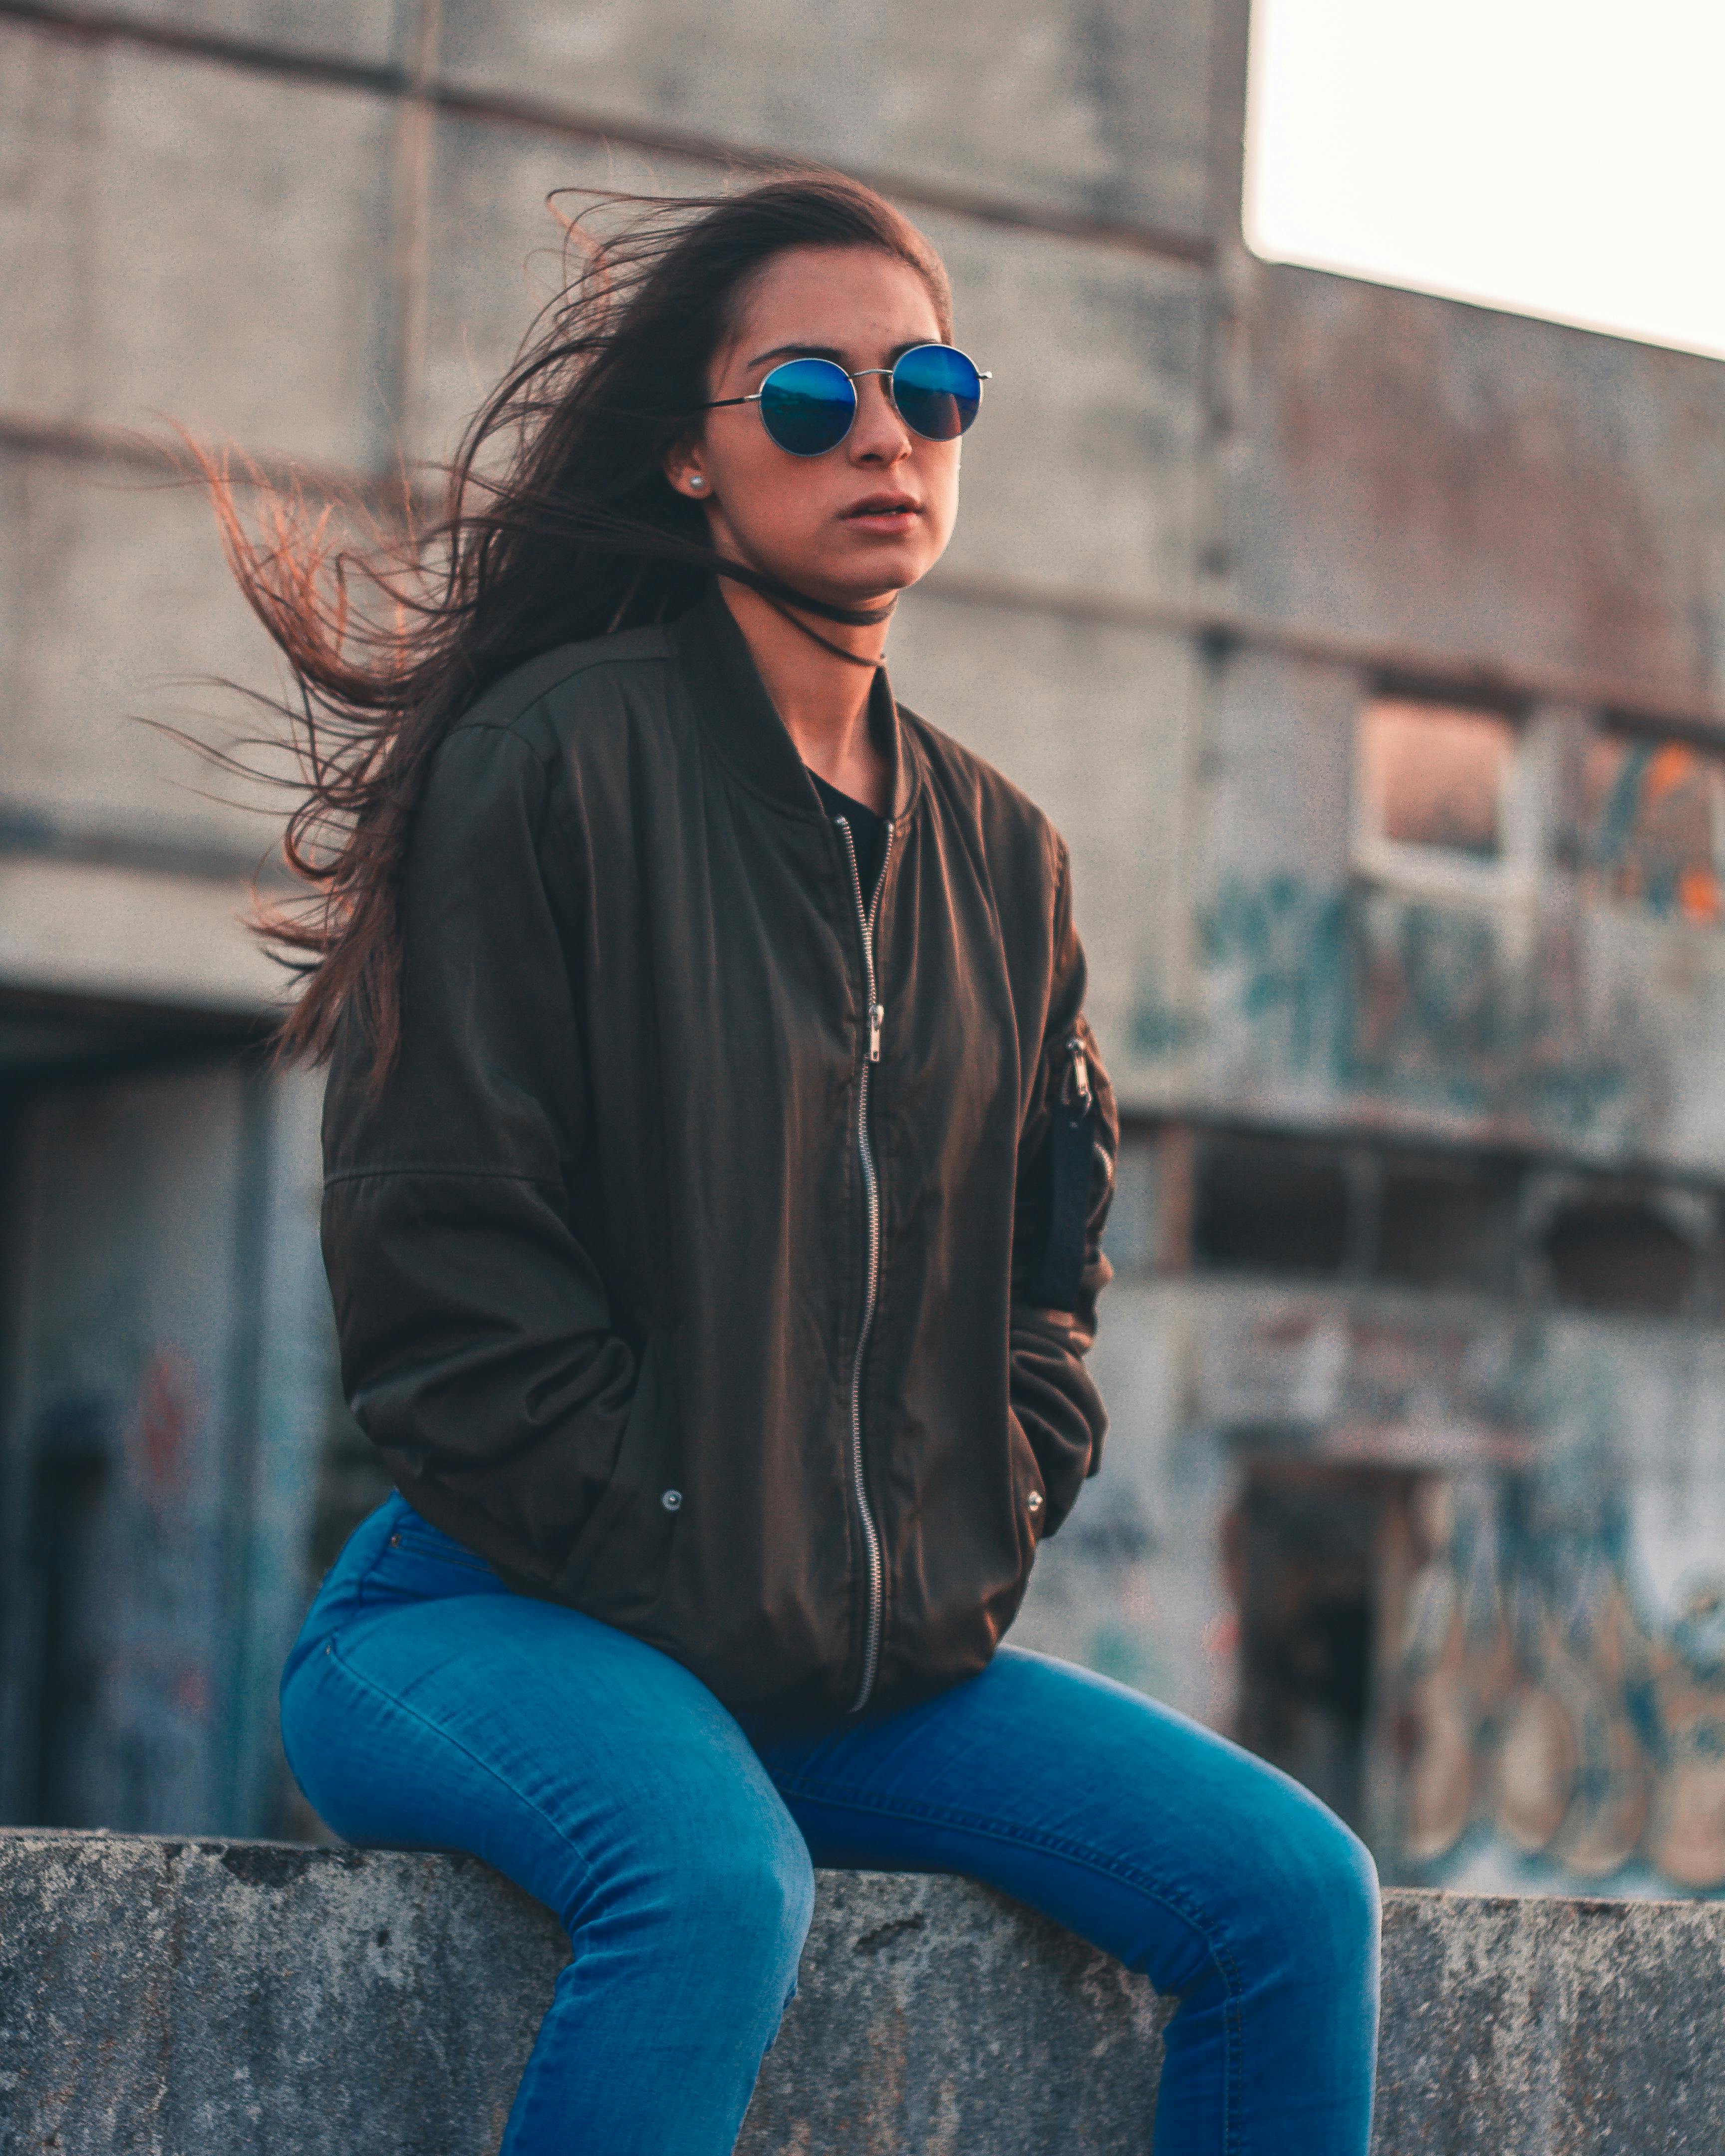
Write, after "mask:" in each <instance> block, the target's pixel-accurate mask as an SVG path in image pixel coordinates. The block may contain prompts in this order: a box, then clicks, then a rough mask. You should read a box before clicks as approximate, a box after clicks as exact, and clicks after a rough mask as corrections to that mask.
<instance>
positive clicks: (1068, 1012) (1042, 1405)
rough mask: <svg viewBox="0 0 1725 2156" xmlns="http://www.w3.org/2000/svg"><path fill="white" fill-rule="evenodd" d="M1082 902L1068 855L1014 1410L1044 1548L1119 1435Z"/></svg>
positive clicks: (1028, 1136) (1108, 1164)
mask: <svg viewBox="0 0 1725 2156" xmlns="http://www.w3.org/2000/svg"><path fill="white" fill-rule="evenodd" d="M1071 891H1072V882H1071V871H1070V865H1069V862H1068V860H1067V857H1066V853H1065V848H1064V847H1062V849H1061V851H1060V882H1059V887H1058V891H1057V895H1056V898H1055V967H1054V977H1053V989H1052V993H1051V994H1050V999H1049V1010H1048V1019H1047V1023H1046V1025H1045V1029H1044V1033H1043V1040H1042V1054H1041V1058H1040V1065H1039V1068H1038V1070H1037V1074H1036V1079H1035V1083H1034V1087H1033V1089H1032V1092H1031V1097H1030V1106H1029V1111H1028V1113H1027V1115H1026V1116H1025V1120H1024V1128H1023V1129H1022V1131H1021V1132H1020V1133H1019V1163H1018V1185H1017V1198H1016V1203H1015V1208H1014V1223H1013V1253H1012V1313H1011V1362H1012V1368H1011V1393H1010V1398H1011V1405H1012V1412H1013V1414H1014V1417H1015V1419H1017V1421H1018V1424H1019V1427H1020V1429H1021V1430H1023V1431H1024V1435H1025V1438H1026V1439H1027V1440H1028V1441H1029V1446H1030V1450H1032V1452H1033V1453H1034V1455H1035V1456H1036V1464H1037V1467H1038V1469H1039V1470H1040V1473H1041V1476H1042V1483H1043V1489H1044V1492H1045V1514H1044V1521H1043V1525H1042V1528H1041V1537H1044V1538H1045V1537H1047V1536H1049V1535H1051V1534H1052V1533H1053V1532H1055V1528H1057V1527H1059V1526H1060V1522H1061V1521H1062V1520H1064V1519H1065V1517H1066V1515H1067V1513H1068V1512H1070V1511H1071V1509H1072V1507H1073V1505H1074V1504H1075V1503H1076V1501H1077V1497H1078V1492H1079V1490H1080V1488H1081V1486H1082V1484H1083V1482H1084V1480H1085V1478H1086V1476H1090V1475H1094V1474H1095V1473H1096V1470H1097V1468H1098V1467H1100V1466H1101V1459H1102V1440H1103V1438H1104V1437H1105V1436H1106V1434H1107V1429H1108V1417H1107V1413H1106V1409H1104V1408H1103V1405H1102V1399H1101V1394H1100V1393H1099V1392H1098V1391H1097V1390H1096V1383H1095V1380H1094V1379H1093V1378H1091V1374H1090V1373H1089V1371H1088V1370H1087V1369H1086V1367H1085V1362H1084V1358H1085V1357H1086V1355H1087V1354H1088V1353H1089V1352H1090V1348H1091V1343H1092V1342H1093V1341H1094V1340H1095V1337H1096V1298H1097V1296H1099V1295H1100V1294H1101V1291H1102V1290H1103V1288H1105V1287H1106V1286H1107V1284H1108V1282H1109V1281H1110V1280H1111V1278H1112V1277H1113V1269H1112V1267H1111V1265H1109V1263H1108V1260H1107V1259H1106V1256H1104V1255H1103V1253H1102V1247H1101V1235H1102V1227H1103V1224H1104V1222H1105V1221H1106V1219H1107V1214H1108V1206H1109V1204H1110V1201H1111V1199H1112V1197H1113V1194H1114V1164H1115V1160H1116V1157H1117V1153H1118V1151H1119V1146H1120V1119H1119V1115H1118V1112H1117V1109H1116V1106H1115V1102H1114V1090H1113V1087H1112V1086H1111V1085H1110V1084H1109V1082H1108V1074H1107V1072H1106V1070H1104V1069H1103V1067H1102V1060H1101V1056H1100V1055H1098V1053H1097V1052H1096V1036H1095V1035H1094V1034H1092V1033H1091V1029H1090V1027H1089V1025H1088V1024H1087V1023H1086V1020H1085V1017H1084V992H1085V984H1086V968H1085V960H1084V951H1083V947H1082V946H1081V944H1080V942H1079V940H1078V935H1077V932H1076V929H1075V928H1074V927H1073V924H1072V902H1071ZM1075 1048H1076V1059H1075V1052H1074V1051H1075ZM1085 1081H1087V1082H1088V1085H1089V1087H1090V1091H1091V1111H1090V1114H1089V1117H1088V1137H1089V1142H1090V1150H1089V1152H1088V1155H1087V1157H1086V1160H1085V1163H1084V1168H1083V1174H1084V1178H1085V1181H1084V1189H1083V1198H1082V1201H1081V1206H1080V1208H1079V1209H1077V1210H1076V1213H1075V1214H1074V1215H1073V1217H1072V1218H1071V1219H1070V1221H1069V1220H1063V1219H1061V1218H1060V1217H1059V1209H1057V1207H1056V1204H1055V1187H1054V1186H1055V1173H1056V1163H1055V1152H1056V1136H1055V1115H1056V1111H1057V1109H1058V1107H1059V1106H1060V1101H1061V1097H1062V1094H1063V1091H1064V1092H1065V1094H1066V1096H1067V1097H1068V1100H1069V1101H1070V1099H1071V1097H1072V1092H1073V1089H1074V1087H1075V1086H1076V1085H1077V1084H1081V1083H1082V1082H1085ZM1063 1234H1070V1235H1073V1236H1074V1238H1075V1240H1076V1242H1077V1243H1078V1245H1079V1246H1078V1247H1076V1248H1075V1249H1074V1250H1073V1251H1072V1252H1071V1253H1070V1262H1060V1254H1058V1253H1056V1254H1055V1258H1056V1262H1055V1264H1054V1265H1053V1266H1052V1268H1050V1263H1049V1260H1050V1239H1051V1238H1057V1237H1058V1236H1060V1235H1063ZM1050 1270H1052V1271H1053V1272H1055V1273H1057V1274H1058V1273H1065V1275H1066V1276H1067V1277H1068V1279H1069V1281H1071V1283H1072V1289H1071V1291H1070V1292H1069V1293H1068V1294H1067V1295H1066V1296H1063V1298H1062V1300H1063V1301H1070V1307H1060V1306H1053V1305H1051V1304H1049V1303H1048V1302H1046V1301H1043V1300H1040V1299H1039V1298H1040V1297H1041V1296H1043V1295H1045V1291H1046V1282H1047V1279H1048V1277H1049V1275H1050Z"/></svg>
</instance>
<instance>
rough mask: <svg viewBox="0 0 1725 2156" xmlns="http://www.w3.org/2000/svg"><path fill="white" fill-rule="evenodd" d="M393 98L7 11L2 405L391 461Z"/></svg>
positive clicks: (331, 457) (44, 419)
mask: <svg viewBox="0 0 1725 2156" xmlns="http://www.w3.org/2000/svg"><path fill="white" fill-rule="evenodd" d="M397 121H398V110H397V108H396V107H395V106H394V105H392V104H391V102H390V101H389V100H387V99H382V98H376V97H366V96H362V95H358V94H357V93H355V92H352V91H348V90H326V89H323V88H321V87H317V88H313V87H309V86H305V85H292V84H286V83H283V82H280V81H277V80H271V79H270V78H268V77H264V76H259V75H255V74H244V73H241V72H240V71H239V70H236V69H226V68H220V67H213V66H204V65H196V64H182V63H180V62H178V61H176V60H174V59H169V58H167V57H164V56H162V55H161V54H146V53H140V52H137V51H136V50H130V49H126V48H124V47H122V46H120V45H113V46H108V47H100V46H99V47H94V48H92V47H88V46H85V45H80V44H71V43H62V42H61V41H59V40H58V39H55V38H45V37H41V36H39V35H37V34H35V33H33V32H31V31H29V30H28V29H25V28H21V27H19V26H17V25H8V26H5V27H3V28H0V280H3V289H4V290H5V291H6V293H7V295H8V304H7V305H6V307H5V308H4V309H3V310H0V409H3V410H4V412H5V413H6V415H7V417H8V418H9V419H23V420H26V421H30V422H34V423H47V424H50V425H55V424H67V423H71V424H80V423H82V424H89V423H94V424H97V425H124V426H138V425H143V426H149V425H151V424H154V423H157V422H158V421H159V419H160V418H161V416H162V414H164V413H167V414H172V416H173V417H174V418H177V419H181V420H183V421H185V422H187V423H189V424H190V425H191V426H193V428H194V429H198V430H200V431H202V432H204V433H207V434H212V435H214V436H217V437H231V438H234V439H237V440H239V441H240V442H243V443H244V445H245V447H246V448H247V449H249V450H250V451H253V452H259V451H261V452H265V453H269V452H280V453H285V454H290V455H293V456H296V457H305V458H310V459H314V460H316V461H319V462H322V463H328V464H347V465H356V466H359V467H362V468H366V467H370V466H372V465H377V463H379V461H380V460H381V461H382V462H383V463H384V464H385V465H386V467H387V460H388V423H387V419H386V416H385V413H384V410H383V406H384V405H385V404H387V403H388V401H389V400H388V387H389V384H390V382H391V380H392V379H393V367H394V366H395V360H396V352H397V330H396V327H395V325H394V323H393V318H392V314H391V308H392V303H393V297H394V290H393V283H392V278H391V273H390V268H389V262H390V245H391V240H390V223H389V174H390V161H391V154H392V147H393V143H394V141H395V130H396V125H397Z"/></svg>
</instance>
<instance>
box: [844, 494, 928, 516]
mask: <svg viewBox="0 0 1725 2156" xmlns="http://www.w3.org/2000/svg"><path fill="white" fill-rule="evenodd" d="M921 515H922V503H921V502H920V501H917V500H915V498H914V497H913V496H911V495H908V494H871V495H869V496H868V497H867V499H866V500H863V501H859V502H855V503H853V504H852V506H850V508H849V509H847V510H846V511H845V516H846V518H847V519H850V518H862V517H875V516H921Z"/></svg>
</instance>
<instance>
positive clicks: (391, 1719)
mask: <svg viewBox="0 0 1725 2156" xmlns="http://www.w3.org/2000/svg"><path fill="white" fill-rule="evenodd" d="M413 1561H416V1560H412V1559H411V1558H398V1559H396V1560H394V1561H393V1562H394V1563H395V1564H396V1572H395V1573H392V1571H391V1569H390V1563H391V1561H389V1560H386V1561H385V1562H384V1563H383V1564H382V1565H381V1566H380V1567H379V1568H377V1570H376V1571H374V1572H373V1573H371V1574H370V1575H369V1576H368V1578H367V1584H366V1587H365V1590H364V1592H363V1594H362V1595H360V1596H359V1597H357V1599H352V1601H351V1602H350V1604H349V1605H348V1609H347V1614H345V1615H344V1617H343V1619H342V1620H341V1622H340V1623H338V1624H336V1625H334V1626H333V1628H332V1629H329V1630H326V1632H325V1634H324V1635H323V1636H322V1637H321V1640H318V1641H317V1642H316V1645H313V1646H312V1647H311V1651H310V1652H308V1653H307V1654H305V1655H304V1657H303V1658H302V1659H301V1661H300V1663H299V1664H298V1666H296V1667H295V1669H294V1670H293V1671H291V1673H290V1676H289V1677H288V1679H287V1681H286V1682H285V1685H284V1687H283V1695H282V1735H283V1739H284V1743H285V1748H286V1750H287V1753H288V1758H289V1762H290V1765H291V1766H292V1768H293V1770H294V1773H295V1776H296V1778H297V1779H298V1780H299V1782H300V1786H301V1787H302V1789H304V1790H305V1794H306V1796H307V1797H308V1798H309V1799H310V1800H311V1803H312V1804H313V1805H314V1806H315V1807H316V1809H317V1811H318V1813H319V1814H320V1815H321V1817H322V1818H323V1819H325V1820H326V1821H327V1822H328V1824H329V1825H331V1827H332V1828H333V1829H334V1830H336V1833H337V1834H339V1835H341V1837H342V1838H343V1839H344V1840H348V1841H352V1842H358V1843H369V1844H373V1845H377V1844H382V1845H393V1846H397V1847H437V1848H454V1849H464V1850H468V1851H471V1852H472V1853H473V1854H474V1855H475V1856H480V1857H482V1858H483V1859H484V1860H485V1862H487V1863H488V1864H490V1865H492V1866H494V1867H495V1869H496V1870H498V1871H502V1872H504V1873H505V1874H506V1875H507V1876H509V1877H510V1878H511V1879H513V1880H515V1881H516V1883H517V1884H518V1885H520V1886H522V1887H524V1888H525V1889H526V1891H527V1892H529V1893H531V1894H532V1895H533V1896H535V1897H536V1899H538V1900H540V1901H542V1902H545V1903H547V1906H549V1907H552V1908H553V1909H554V1910H556V1911H557V1913H558V1914H559V1916H561V1917H562V1919H563V1921H564V1922H565V1923H566V1924H567V1925H568V1926H569V1927H570V1928H574V1927H575V1926H576V1925H578V1924H579V1923H582V1922H585V1921H587V1920H588V1918H589V1917H593V1915H595V1914H596V1913H597V1912H598V1905H599V1904H600V1903H601V1902H603V1900H604V1898H605V1897H606V1896H607V1895H608V1894H614V1893H616V1892H629V1891H631V1886H632V1883H634V1884H638V1882H639V1881H640V1880H641V1879H642V1877H643V1876H644V1875H645V1874H649V1873H650V1874H652V1875H653V1876H656V1877H658V1878H660V1879H663V1878H665V1877H666V1876H677V1875H679V1874H682V1875H684V1876H687V1877H688V1878H689V1879H690V1880H691V1881H693V1880H694V1879H695V1878H696V1877H697V1876H701V1875H703V1874H705V1873H706V1872H710V1871H711V1867H712V1852H713V1851H714V1848H715V1846H716V1845H717V1846H719V1847H723V1848H729V1849H731V1850H733V1851H743V1850H753V1851H758V1852H778V1851H782V1850H783V1847H784V1845H786V1844H787V1842H788V1843H790V1844H792V1845H796V1846H795V1851H794V1853H795V1855H796V1856H797V1858H798V1861H801V1862H803V1863H804V1864H805V1865H806V1859H805V1858H803V1857H802V1856H801V1851H800V1843H799V1841H798V1836H797V1835H796V1832H795V1830H794V1828H793V1826H792V1824H791V1822H790V1820H788V1817H787V1815H786V1813H785V1809H784V1807H783V1804H782V1802H781V1801H780V1799H779V1798H778V1794H777V1793H776V1792H775V1791H774V1789H773V1785H772V1784H771V1782H770V1781H769V1779H768V1777H767V1775H766V1774H765V1772H764V1771H763V1769H762V1766H761V1763H760V1762H759V1760H758V1759H757V1757H756V1756H755V1754H754V1753H753V1751H752V1749H751V1748H750V1746H749V1745H748V1743H747V1741H746V1740H745V1739H744V1738H743V1736H742V1732H741V1730H740V1729H739V1728H738V1727H737V1723H736V1722H735V1721H734V1720H733V1719H732V1717H731V1716H730V1715H729V1714H728V1713H727V1712H726V1710H725V1709H724V1708H723V1707H721V1705H720V1704H719V1702H718V1701H717V1700H716V1699H715V1698H714V1697H713V1695H712V1694H711V1692H710V1691H708V1690H707V1689H706V1686H704V1685H702V1684H701V1682H700V1681H698V1679H696V1678H695V1677H693V1676H691V1675H690V1674H689V1672H688V1671H686V1670H684V1669H682V1668H681V1667H680V1666H679V1665H678V1664H676V1663H675V1662H673V1661H670V1658H669V1657H668V1656H666V1655H661V1654H660V1653H659V1652H658V1650H656V1649H655V1648H652V1647H649V1646H646V1645H643V1644H642V1643H641V1642H640V1641H639V1640H634V1639H632V1638H630V1637H629V1635H627V1634H625V1633H622V1632H619V1631H617V1630H614V1628H612V1627H611V1626H609V1625H602V1624H599V1623H598V1622H597V1621H596V1620H593V1619H592V1618H589V1617H585V1616H583V1615H582V1614H580V1613H579V1612H578V1611H576V1610H572V1609H563V1608H561V1607H559V1606H557V1605H555V1604H550V1603H544V1602H538V1601H536V1600H533V1599H531V1598H529V1597H526V1596H523V1595H518V1594H512V1593H511V1592H510V1591H508V1590H507V1589H501V1591H489V1590H480V1591H470V1592H462V1591H454V1592H448V1593H442V1594H427V1593H426V1592H425V1591H424V1580H423V1578H418V1577H417V1576H415V1577H413V1578H409V1573H408V1566H409V1564H410V1563H411V1562H413ZM498 1586H499V1587H500V1588H501V1583H499V1584H498ZM413 1589H417V1590H418V1591H410V1590H413Z"/></svg>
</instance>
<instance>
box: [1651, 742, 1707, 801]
mask: <svg viewBox="0 0 1725 2156" xmlns="http://www.w3.org/2000/svg"><path fill="white" fill-rule="evenodd" d="M1694 776H1695V752H1694V750H1693V749H1692V748H1685V747H1684V746H1683V744H1682V743H1681V742H1666V744H1665V746H1664V747H1663V748H1661V749H1658V750H1656V752H1654V756H1653V758H1652V761H1651V762H1650V763H1649V764H1648V766H1647V776H1646V778H1645V779H1644V780H1643V781H1642V798H1643V800H1644V801H1645V803H1646V805H1647V806H1648V807H1649V808H1651V807H1652V806H1653V804H1654V803H1656V802H1657V801H1663V800H1664V798H1665V797H1666V794H1667V793H1676V791H1677V789H1678V788H1680V787H1683V786H1686V785H1687V784H1688V783H1689V782H1690V780H1691V779H1692V778H1694Z"/></svg>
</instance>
